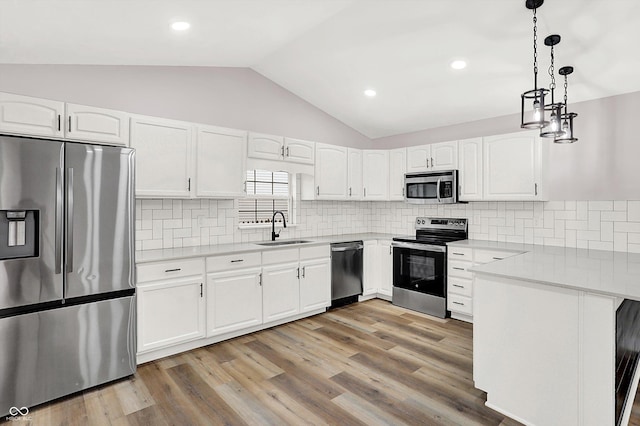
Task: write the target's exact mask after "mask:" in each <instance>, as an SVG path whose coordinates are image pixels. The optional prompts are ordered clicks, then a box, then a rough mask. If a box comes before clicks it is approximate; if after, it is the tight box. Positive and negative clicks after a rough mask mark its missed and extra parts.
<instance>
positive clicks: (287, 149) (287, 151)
mask: <svg viewBox="0 0 640 426" xmlns="http://www.w3.org/2000/svg"><path fill="white" fill-rule="evenodd" d="M288 156H289V147H287V157H288Z"/></svg>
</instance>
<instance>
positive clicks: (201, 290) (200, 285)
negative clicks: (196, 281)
mask: <svg viewBox="0 0 640 426" xmlns="http://www.w3.org/2000/svg"><path fill="white" fill-rule="evenodd" d="M200 297H202V283H200Z"/></svg>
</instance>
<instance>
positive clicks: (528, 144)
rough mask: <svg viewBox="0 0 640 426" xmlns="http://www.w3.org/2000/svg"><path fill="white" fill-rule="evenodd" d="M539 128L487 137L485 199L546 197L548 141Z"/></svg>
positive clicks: (537, 198) (485, 144)
mask: <svg viewBox="0 0 640 426" xmlns="http://www.w3.org/2000/svg"><path fill="white" fill-rule="evenodd" d="M540 139H541V138H540V137H539V136H537V132H535V131H533V132H519V133H510V134H506V135H498V136H489V137H486V138H484V181H483V187H484V199H485V200H505V201H507V200H516V201H520V200H544V199H545V185H544V181H543V179H542V178H543V173H542V166H543V158H544V157H545V156H546V148H545V147H546V145H543V141H541V140H540Z"/></svg>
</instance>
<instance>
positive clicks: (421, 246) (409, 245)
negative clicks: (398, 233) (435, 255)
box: [391, 241, 447, 253]
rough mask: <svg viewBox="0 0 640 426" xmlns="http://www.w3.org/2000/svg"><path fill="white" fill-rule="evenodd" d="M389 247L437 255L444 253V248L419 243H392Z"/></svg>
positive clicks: (445, 249)
mask: <svg viewBox="0 0 640 426" xmlns="http://www.w3.org/2000/svg"><path fill="white" fill-rule="evenodd" d="M391 247H394V248H395V247H397V248H407V249H413V250H421V251H437V252H439V253H446V252H447V247H446V246H434V245H431V244H419V243H405V242H396V241H394V242H392V243H391Z"/></svg>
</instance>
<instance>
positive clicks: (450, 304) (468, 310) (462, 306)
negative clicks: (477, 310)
mask: <svg viewBox="0 0 640 426" xmlns="http://www.w3.org/2000/svg"><path fill="white" fill-rule="evenodd" d="M447 309H449V310H450V311H451V312H459V313H461V314H465V315H473V306H472V304H471V298H470V297H465V296H459V295H457V294H451V295H449V297H448V298H447Z"/></svg>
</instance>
